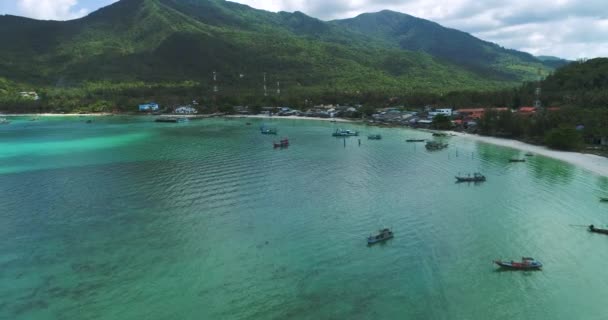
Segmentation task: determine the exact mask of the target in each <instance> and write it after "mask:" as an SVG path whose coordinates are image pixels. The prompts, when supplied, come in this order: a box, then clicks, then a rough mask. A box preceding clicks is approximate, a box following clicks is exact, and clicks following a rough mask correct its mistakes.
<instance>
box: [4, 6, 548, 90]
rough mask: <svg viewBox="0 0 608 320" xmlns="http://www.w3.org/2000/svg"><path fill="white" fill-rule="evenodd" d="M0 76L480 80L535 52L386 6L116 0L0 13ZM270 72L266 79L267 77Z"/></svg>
mask: <svg viewBox="0 0 608 320" xmlns="http://www.w3.org/2000/svg"><path fill="white" fill-rule="evenodd" d="M0 42H1V43H3V46H2V48H0V77H3V78H6V79H9V80H10V81H13V82H18V83H27V84H32V85H37V86H55V87H70V86H80V85H81V84H82V82H83V81H88V82H95V83H103V82H106V81H111V82H114V83H117V82H118V83H133V82H145V83H179V82H182V81H186V80H187V81H195V82H197V83H200V84H201V85H202V86H207V87H209V86H211V83H212V73H213V72H214V71H215V72H217V74H218V85H219V86H220V87H221V89H222V90H223V92H226V91H227V90H228V91H229V90H233V91H241V92H242V91H251V92H254V91H255V92H260V88H261V82H262V78H263V74H264V73H266V74H267V78H268V83H269V86H272V87H273V88H274V87H275V86H276V83H277V82H280V86H281V88H282V89H283V92H287V93H290V92H291V93H302V92H308V93H310V92H321V91H332V90H333V91H336V92H337V91H340V92H422V91H425V92H447V91H451V90H467V89H481V90H489V89H495V88H501V87H508V86H514V85H516V84H518V83H520V82H521V81H524V80H529V79H533V78H534V77H535V74H536V72H537V69H538V68H543V69H545V70H550V69H551V68H550V67H548V66H546V65H544V64H543V63H542V62H541V61H540V60H538V59H536V58H534V57H533V56H531V55H529V54H526V53H522V52H518V51H514V50H507V49H503V48H500V47H499V46H498V45H495V44H492V43H489V42H485V41H482V40H479V39H477V38H474V37H473V36H471V35H469V34H466V33H463V32H460V31H457V30H452V29H447V28H443V27H441V26H440V25H438V24H435V23H433V22H430V21H426V20H422V19H417V18H414V17H411V16H408V15H405V14H399V13H395V12H389V11H383V12H380V13H375V14H365V15H361V16H359V17H357V18H354V19H347V20H341V21H331V22H324V21H321V20H318V19H315V18H312V17H309V16H307V15H305V14H303V13H301V12H294V13H286V12H280V13H271V12H266V11H262V10H256V9H252V8H250V7H248V6H245V5H241V4H237V3H233V2H228V1H223V0H121V1H118V2H116V3H114V4H113V5H110V6H108V7H105V8H102V9H100V10H98V11H96V12H94V13H92V14H90V15H89V16H87V17H84V18H81V19H77V20H72V21H38V20H32V19H27V18H22V17H15V16H0ZM271 84H272V85H271Z"/></svg>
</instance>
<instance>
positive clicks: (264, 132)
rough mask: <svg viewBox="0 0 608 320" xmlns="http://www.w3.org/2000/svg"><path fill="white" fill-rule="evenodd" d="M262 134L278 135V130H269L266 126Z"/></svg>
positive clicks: (261, 130) (261, 129) (262, 128)
mask: <svg viewBox="0 0 608 320" xmlns="http://www.w3.org/2000/svg"><path fill="white" fill-rule="evenodd" d="M260 132H261V133H262V134H277V132H278V130H277V128H267V127H265V126H261V127H260Z"/></svg>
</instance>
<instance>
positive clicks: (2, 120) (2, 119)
mask: <svg viewBox="0 0 608 320" xmlns="http://www.w3.org/2000/svg"><path fill="white" fill-rule="evenodd" d="M9 123H11V122H10V121H8V120H6V118H0V124H9Z"/></svg>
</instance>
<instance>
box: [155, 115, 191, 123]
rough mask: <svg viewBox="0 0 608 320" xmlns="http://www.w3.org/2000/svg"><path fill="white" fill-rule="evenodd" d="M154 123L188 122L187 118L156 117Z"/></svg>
mask: <svg viewBox="0 0 608 320" xmlns="http://www.w3.org/2000/svg"><path fill="white" fill-rule="evenodd" d="M154 121H156V122H169V123H183V122H188V121H190V120H189V119H188V118H178V117H162V116H161V117H158V118H156V120H154Z"/></svg>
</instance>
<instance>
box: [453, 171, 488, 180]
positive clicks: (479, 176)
mask: <svg viewBox="0 0 608 320" xmlns="http://www.w3.org/2000/svg"><path fill="white" fill-rule="evenodd" d="M485 181H486V176H484V175H483V174H481V173H477V172H476V173H474V174H473V176H471V175H470V174H469V175H468V176H466V177H465V176H456V182H485Z"/></svg>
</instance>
